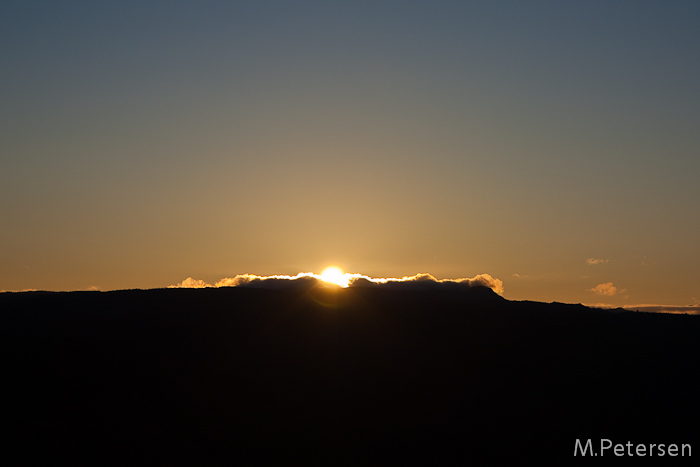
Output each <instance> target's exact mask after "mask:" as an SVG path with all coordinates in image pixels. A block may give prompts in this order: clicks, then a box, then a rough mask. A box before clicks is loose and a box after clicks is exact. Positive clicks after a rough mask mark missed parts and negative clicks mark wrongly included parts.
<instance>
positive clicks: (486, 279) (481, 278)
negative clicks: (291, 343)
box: [169, 272, 504, 294]
mask: <svg viewBox="0 0 700 467" xmlns="http://www.w3.org/2000/svg"><path fill="white" fill-rule="evenodd" d="M344 276H345V279H346V281H347V284H348V287H363V286H364V287H369V286H384V287H393V288H397V287H398V288H405V289H409V288H411V289H425V288H432V287H459V286H462V287H476V286H483V287H488V288H490V289H491V290H493V291H494V292H496V293H498V294H503V290H504V289H503V281H502V280H500V279H497V278H495V277H493V276H491V275H490V274H478V275H476V276H474V277H470V278H459V279H437V278H435V277H434V276H432V275H431V274H424V273H421V274H416V275H413V276H404V277H401V278H395V277H386V278H385V277H382V278H376V277H369V276H365V275H363V274H356V273H352V274H351V273H345V275H344ZM314 283H322V284H324V285H328V284H327V283H326V282H324V281H323V278H322V277H321V275H320V274H314V273H312V272H301V273H299V274H297V275H294V276H289V275H274V276H258V275H255V274H239V275H237V276H234V277H225V278H223V279H221V280H219V281H217V282H215V283H214V284H213V285H212V284H209V283H207V282H205V281H203V280H201V279H193V278H192V277H188V278H187V279H185V280H183V281H182V282H180V283H178V284H175V285H171V286H169V288H197V289H201V288H206V287H260V288H290V287H298V286H306V285H310V284H314Z"/></svg>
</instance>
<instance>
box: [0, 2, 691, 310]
mask: <svg viewBox="0 0 700 467" xmlns="http://www.w3.org/2000/svg"><path fill="white" fill-rule="evenodd" d="M699 20H700V3H698V2H694V1H663V2H662V1H654V2H649V1H581V2H559V1H551V2H548V1H539V2H538V1H533V2H518V1H471V2H462V1H441V2H435V1H430V2H429V1H410V0H406V1H400V2H399V1H382V0H374V1H371V2H369V1H367V2H364V1H295V2H286V1H267V2H266V1H259V0H258V1H254V2H253V1H251V2H247V1H236V2H229V1H203V2H199V1H198V2H194V1H192V2H187V1H179V0H170V1H145V0H142V1H128V0H124V1H114V2H110V1H105V2H92V1H71V0H67V1H63V2H54V1H31V0H29V1H22V2H19V1H11V2H2V4H0V44H2V45H1V46H0V62H1V63H2V66H1V67H0V83H1V86H0V102H1V103H2V104H1V105H0V162H1V163H0V199H2V204H0V226H1V227H0V245H1V246H0V290H24V289H40V290H85V289H89V288H98V289H100V290H112V289H125V288H155V287H166V286H169V285H172V284H177V283H180V282H181V281H183V280H184V279H185V278H188V277H192V278H196V279H197V280H202V281H205V282H207V283H214V282H216V281H217V280H220V279H221V278H225V277H234V276H236V275H239V274H256V275H277V274H286V275H295V274H297V273H299V272H306V271H309V272H317V273H318V272H320V271H321V270H323V269H324V268H325V267H326V266H328V265H331V264H332V265H336V266H338V267H340V268H341V269H343V270H344V271H347V272H352V273H358V274H363V275H367V276H370V277H404V276H412V275H415V274H417V273H428V274H431V275H432V276H434V277H436V278H438V279H442V278H468V277H475V276H477V275H479V274H490V275H491V276H492V277H494V278H497V279H498V280H500V281H502V282H503V288H504V291H503V296H504V297H506V298H509V299H515V300H537V301H560V302H569V303H573V302H575V303H588V304H594V303H606V304H611V305H616V306H621V305H631V304H650V305H652V304H665V305H676V306H681V305H690V304H698V303H700V268H699V267H698V265H699V264H700V248H698V246H699V244H698V232H700V215H699V214H700V183H698V180H697V179H698V175H699V174H700V131H699V130H698V129H699V128H700V91H698V86H697V83H699V82H700V28H698V27H697V24H698V21H699Z"/></svg>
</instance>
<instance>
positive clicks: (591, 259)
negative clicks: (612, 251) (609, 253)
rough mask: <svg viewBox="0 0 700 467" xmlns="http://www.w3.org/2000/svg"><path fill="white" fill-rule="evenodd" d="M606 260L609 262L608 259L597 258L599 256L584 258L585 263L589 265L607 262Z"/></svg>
mask: <svg viewBox="0 0 700 467" xmlns="http://www.w3.org/2000/svg"><path fill="white" fill-rule="evenodd" d="M608 262H610V260H609V259H599V258H588V259H587V260H586V264H588V265H589V266H593V265H596V264H607V263H608Z"/></svg>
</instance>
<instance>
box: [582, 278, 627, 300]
mask: <svg viewBox="0 0 700 467" xmlns="http://www.w3.org/2000/svg"><path fill="white" fill-rule="evenodd" d="M590 290H591V292H595V293H597V294H598V295H605V296H608V297H612V296H613V295H615V294H616V293H617V292H618V289H617V287H615V286H614V285H613V283H612V282H606V283H604V284H598V285H596V286H595V287H593V288H592V289H590ZM623 291H624V290H621V291H620V292H623Z"/></svg>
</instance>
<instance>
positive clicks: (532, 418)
mask: <svg viewBox="0 0 700 467" xmlns="http://www.w3.org/2000/svg"><path fill="white" fill-rule="evenodd" d="M0 310H1V311H0V355H1V357H0V368H1V369H2V373H3V374H4V375H5V377H6V383H5V389H4V392H5V398H4V401H5V402H3V406H4V407H3V409H4V410H3V412H4V417H3V421H2V428H3V434H4V438H3V439H4V441H3V444H4V445H5V446H4V447H3V449H2V451H1V454H0V455H1V456H3V457H5V456H8V455H9V453H17V452H19V453H21V454H22V455H23V456H24V458H25V459H28V460H34V461H43V460H46V459H67V460H71V461H72V462H74V463H81V462H84V463H86V464H87V463H92V462H95V461H98V462H101V463H105V462H106V463H110V462H114V463H121V462H126V461H128V462H131V463H135V464H143V465H145V464H152V463H164V464H174V465H175V464H177V465H188V464H194V463H198V464H203V465H223V464H228V463H231V462H234V461H244V462H247V463H251V462H252V463H258V462H260V463H264V462H283V461H287V462H288V461H290V460H293V459H297V460H305V461H308V462H311V463H326V464H327V463H329V462H332V463H334V464H341V465H343V464H357V463H369V464H377V463H379V464H383V463H389V462H399V461H413V462H415V461H419V462H436V461H437V462H450V463H451V462H460V461H469V460H476V459H480V458H484V457H486V458H489V459H491V460H501V461H506V460H514V459H521V458H524V457H523V456H525V457H532V458H544V459H548V458H549V459H566V460H570V458H571V457H570V456H571V454H572V449H573V445H574V441H575V439H577V438H580V439H583V440H585V439H588V438H593V439H594V443H596V440H597V439H600V438H608V439H612V440H613V441H614V442H627V441H632V442H635V443H641V442H657V443H662V442H665V443H671V442H675V443H681V442H690V443H693V442H695V445H698V444H697V440H698V438H700V436H699V430H698V427H697V423H696V421H697V419H698V416H699V415H700V405H699V403H698V397H697V395H698V394H699V393H700V392H699V391H698V390H699V389H700V383H698V381H697V378H695V375H694V373H695V371H694V362H695V358H694V356H695V355H696V353H697V347H698V344H697V337H698V336H699V335H700V320H698V319H697V318H696V317H695V316H686V315H664V314H653V313H635V312H629V311H624V310H618V311H617V312H611V311H608V310H600V309H591V308H587V307H585V306H583V305H576V304H560V303H549V304H547V303H539V302H529V301H522V302H517V301H509V300H506V299H505V298H503V297H501V296H499V295H498V294H496V293H495V292H493V291H492V290H491V289H488V288H486V287H479V286H477V287H471V288H455V289H440V290H393V289H385V288H381V287H353V288H348V289H339V288H333V287H315V286H310V287H307V288H295V289H290V290H267V289H257V288H245V287H234V288H218V289H152V290H124V291H112V292H24V293H5V294H0Z"/></svg>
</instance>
